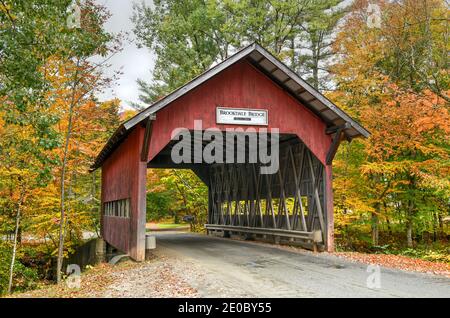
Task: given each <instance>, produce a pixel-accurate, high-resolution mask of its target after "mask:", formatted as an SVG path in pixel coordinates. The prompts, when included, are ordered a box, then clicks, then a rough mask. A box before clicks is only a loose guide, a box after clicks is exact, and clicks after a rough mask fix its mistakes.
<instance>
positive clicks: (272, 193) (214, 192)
mask: <svg viewBox="0 0 450 318" xmlns="http://www.w3.org/2000/svg"><path fill="white" fill-rule="evenodd" d="M220 110H225V111H224V112H220ZM199 120H201V121H202V122H201V124H202V126H201V127H199V126H198V121H199ZM196 121H197V122H196ZM179 128H184V131H188V132H190V134H191V135H190V137H192V138H188V139H189V140H184V139H186V138H183V140H182V141H183V142H185V143H186V142H187V143H188V144H189V145H192V148H193V149H194V150H195V149H196V148H195V147H198V145H200V147H201V148H200V153H201V151H202V150H204V149H205V147H207V145H208V140H206V141H205V139H204V135H203V132H204V131H205V130H206V129H207V128H215V129H216V131H218V132H223V140H221V141H223V144H224V147H227V146H229V147H231V149H233V151H234V153H232V155H233V158H235V157H236V156H238V155H239V151H240V152H242V153H243V154H244V155H245V158H246V161H245V162H234V161H232V162H229V161H227V160H224V161H223V162H220V161H218V162H210V161H206V160H204V159H203V158H202V157H201V156H200V157H199V156H198V152H197V153H196V152H195V151H194V153H193V154H192V155H189V156H191V157H190V159H191V160H187V161H186V160H185V161H183V162H179V161H177V160H174V158H173V155H172V154H173V150H174V147H175V146H176V145H177V142H178V140H179V139H180V138H181V137H180V136H179V135H177V134H174V131H177V129H179ZM236 128H242V129H241V132H236ZM249 128H251V129H249ZM266 131H268V138H267V139H268V140H269V141H268V143H267V148H268V149H270V151H271V154H276V156H277V160H278V163H279V169H277V170H276V171H275V172H274V173H271V174H263V173H261V170H260V168H261V167H262V166H264V164H265V163H263V162H261V160H259V158H258V160H257V161H256V162H255V161H250V160H249V157H251V156H252V155H253V150H252V148H251V145H250V141H249V140H250V139H251V137H252V135H254V136H256V140H257V141H258V142H259V141H260V140H262V137H261V136H262V134H263V133H265V132H266ZM230 134H235V135H234V136H233V137H232V138H231V139H227V136H229V135H230ZM205 135H206V134H205ZM368 135H369V133H368V132H367V130H365V129H364V128H363V127H362V126H361V125H359V124H358V123H357V122H355V121H354V120H353V119H352V118H350V117H349V116H348V115H347V114H346V113H344V112H343V111H342V110H341V109H339V108H338V107H337V106H336V105H334V104H333V103H331V102H330V101H329V100H328V99H326V98H325V97H324V96H323V95H321V94H320V93H319V92H318V91H316V90H315V89H314V88H312V87H311V86H310V85H309V84H307V83H306V82H305V81H304V80H302V79H301V78H300V77H299V76H298V75H296V74H295V73H294V72H293V71H291V70H290V69H289V68H288V67H286V66H285V65H284V64H283V63H282V62H280V61H279V60H277V59H276V58H275V57H274V56H272V55H271V54H270V53H269V52H267V51H266V50H265V49H264V48H262V47H261V46H259V45H257V44H252V45H250V46H248V47H246V48H244V49H242V50H241V51H239V52H238V53H236V54H234V55H233V56H231V57H229V58H228V59H226V60H225V61H223V62H222V63H220V64H218V65H216V66H214V67H213V68H211V69H210V70H208V71H206V72H205V73H203V74H202V75H200V76H199V77H197V78H195V79H194V80H192V81H191V82H189V83H187V84H186V85H184V86H182V87H180V88H179V89H177V90H176V91H174V92H173V93H172V94H170V95H168V96H166V97H165V98H163V99H161V100H159V101H157V102H156V103H154V104H153V105H151V106H150V107H148V108H146V109H145V110H143V111H142V112H140V113H138V114H137V115H136V116H134V117H133V118H131V119H130V120H128V121H126V122H125V123H123V124H122V125H120V127H119V128H118V129H117V130H116V132H115V133H114V134H113V136H112V137H111V138H110V139H109V141H108V142H107V144H106V145H105V146H104V148H103V149H102V151H101V152H100V154H99V155H98V157H97V159H96V161H95V164H94V165H93V166H92V169H94V170H95V169H97V168H100V167H101V168H102V194H101V202H102V209H101V211H102V215H101V233H102V236H103V238H104V239H105V240H106V242H108V243H109V244H110V245H112V246H114V247H115V248H117V249H119V250H121V251H123V252H126V253H128V254H129V255H130V256H131V257H132V258H133V259H135V260H143V259H144V257H145V223H146V170H147V168H182V169H192V171H194V172H195V173H196V174H197V175H198V176H199V177H200V179H201V180H203V181H204V182H205V183H206V185H207V186H208V189H209V208H208V224H206V225H205V226H206V228H207V229H208V232H212V231H220V232H223V233H224V234H229V233H244V234H245V235H250V236H264V237H266V238H267V237H275V238H288V239H289V240H291V241H292V240H295V241H299V242H302V243H303V244H304V245H305V246H306V247H311V248H312V247H314V248H319V249H326V250H332V249H333V244H334V242H333V192H332V184H331V182H332V168H331V163H332V160H333V157H334V155H335V153H336V151H337V148H338V146H339V143H340V141H341V140H343V139H347V140H348V141H351V140H352V139H353V138H356V137H361V136H362V137H367V136H368ZM239 136H243V139H240V137H239ZM172 137H173V138H172ZM185 137H186V136H185ZM202 137H203V138H202ZM272 137H276V138H272ZM217 138H219V137H217V136H215V139H217ZM199 139H200V140H199ZM211 140H213V138H210V141H211ZM230 140H232V142H231V145H230ZM239 140H241V141H242V140H244V141H245V143H244V146H239V145H238V142H239ZM216 141H218V140H216ZM275 142H276V143H277V144H275ZM258 145H259V146H260V145H261V144H259V143H258ZM215 151H216V152H217V151H218V149H216V150H215ZM226 151H228V150H225V149H224V153H225V152H226ZM183 154H184V153H183ZM184 155H185V154H184ZM224 156H225V155H224ZM236 161H237V160H236Z"/></svg>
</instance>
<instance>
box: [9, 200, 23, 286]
mask: <svg viewBox="0 0 450 318" xmlns="http://www.w3.org/2000/svg"><path fill="white" fill-rule="evenodd" d="M23 197H24V191H22V193H21V194H20V200H19V202H18V204H17V214H16V229H15V232H14V245H13V251H12V257H11V265H10V267H9V282H8V293H9V294H11V292H12V283H13V276H14V263H15V261H16V251H17V236H18V234H19V226H20V212H21V208H22V203H23Z"/></svg>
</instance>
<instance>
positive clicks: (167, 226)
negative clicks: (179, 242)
mask: <svg viewBox="0 0 450 318" xmlns="http://www.w3.org/2000/svg"><path fill="white" fill-rule="evenodd" d="M156 226H157V227H158V228H160V229H176V228H180V227H186V226H189V224H187V223H185V224H183V223H180V224H173V223H157V224H156Z"/></svg>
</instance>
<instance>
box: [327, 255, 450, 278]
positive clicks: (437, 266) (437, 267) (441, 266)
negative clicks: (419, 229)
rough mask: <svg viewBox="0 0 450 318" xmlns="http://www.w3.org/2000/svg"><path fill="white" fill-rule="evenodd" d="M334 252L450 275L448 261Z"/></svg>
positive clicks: (359, 258) (403, 268) (360, 260)
mask: <svg viewBox="0 0 450 318" xmlns="http://www.w3.org/2000/svg"><path fill="white" fill-rule="evenodd" d="M333 254H334V255H336V256H338V257H343V258H346V259H350V260H352V261H357V262H361V263H365V264H375V265H380V266H384V267H389V268H395V269H401V270H406V271H414V272H421V273H431V274H436V275H444V276H447V277H450V265H449V264H446V263H438V262H430V261H426V260H422V259H418V258H412V257H408V256H403V255H392V254H365V253H358V252H336V253H333Z"/></svg>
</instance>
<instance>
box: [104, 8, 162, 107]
mask: <svg viewBox="0 0 450 318" xmlns="http://www.w3.org/2000/svg"><path fill="white" fill-rule="evenodd" d="M141 1H142V0H139V2H141ZM96 2H97V3H98V4H101V5H104V6H105V7H106V8H107V9H108V10H109V11H110V12H111V14H112V16H111V18H110V19H109V20H108V22H107V23H106V25H105V27H106V29H107V30H108V31H109V32H113V33H118V32H128V33H129V34H130V38H133V31H132V29H133V23H132V22H131V17H132V15H133V1H131V0H97V1H96ZM144 2H146V3H148V4H151V3H152V1H151V0H145V1H144ZM154 61H155V56H154V54H153V53H152V52H150V51H149V50H148V49H146V48H143V49H138V48H137V47H136V45H135V44H134V43H130V42H129V41H124V43H123V50H122V51H121V52H119V53H117V54H116V55H115V56H113V57H112V58H111V59H110V60H109V63H110V64H112V65H111V69H110V70H109V72H110V75H112V74H113V73H114V72H116V71H119V70H121V71H122V73H123V74H122V75H120V77H119V80H118V81H117V83H116V84H115V85H112V86H111V87H110V88H109V89H108V90H106V91H105V92H104V93H102V94H99V96H98V97H99V98H100V99H101V100H108V99H112V98H115V97H117V98H119V99H120V100H121V101H122V104H121V105H122V107H123V108H130V106H129V105H130V102H137V101H138V96H139V91H138V86H137V83H136V80H137V79H138V78H142V79H144V80H146V81H149V80H150V79H151V74H152V73H151V70H152V69H153V66H154Z"/></svg>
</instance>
